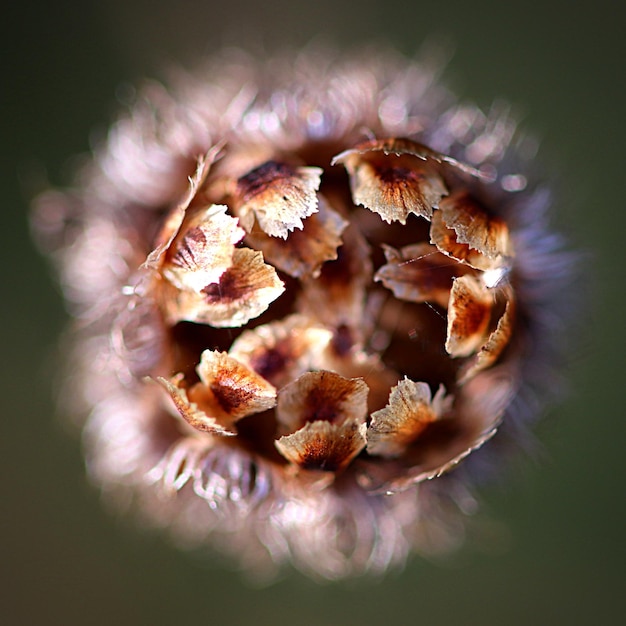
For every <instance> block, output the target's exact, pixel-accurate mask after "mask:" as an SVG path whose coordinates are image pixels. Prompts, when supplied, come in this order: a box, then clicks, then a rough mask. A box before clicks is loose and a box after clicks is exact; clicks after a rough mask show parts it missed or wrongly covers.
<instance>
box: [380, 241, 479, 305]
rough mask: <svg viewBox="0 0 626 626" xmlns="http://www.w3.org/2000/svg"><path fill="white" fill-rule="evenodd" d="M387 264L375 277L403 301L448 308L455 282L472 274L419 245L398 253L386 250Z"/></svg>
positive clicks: (441, 255) (387, 247)
mask: <svg viewBox="0 0 626 626" xmlns="http://www.w3.org/2000/svg"><path fill="white" fill-rule="evenodd" d="M384 251H385V257H386V258H387V263H386V264H385V265H383V266H382V267H381V268H380V269H379V270H378V271H377V272H376V274H375V275H374V280H376V281H380V282H382V283H383V285H384V286H385V287H387V288H388V289H391V290H392V291H393V293H394V295H395V296H396V298H399V299H400V300H407V301H409V302H434V303H436V304H438V305H439V306H441V307H443V308H446V307H447V306H448V300H449V298H450V289H451V288H452V281H453V279H454V278H456V277H458V276H462V275H463V274H466V273H467V272H468V271H469V270H468V268H467V267H465V266H463V265H461V264H460V263H458V262H456V261H454V260H451V259H450V258H449V257H447V256H445V255H443V254H441V253H440V252H439V251H438V250H437V248H436V247H435V246H432V245H430V244H428V243H417V244H412V245H409V246H405V247H404V248H402V249H400V250H395V249H394V248H392V247H391V246H384Z"/></svg>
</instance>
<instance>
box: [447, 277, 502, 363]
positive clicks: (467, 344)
mask: <svg viewBox="0 0 626 626" xmlns="http://www.w3.org/2000/svg"><path fill="white" fill-rule="evenodd" d="M494 304H495V300H494V294H493V293H492V292H491V291H490V290H489V289H487V288H486V287H485V286H484V284H483V283H482V282H481V281H480V280H478V278H475V277H474V276H461V277H460V278H457V279H455V281H454V284H453V285H452V291H451V292H450V302H449V305H448V333H447V338H446V350H447V351H448V353H449V354H450V355H451V356H453V357H460V356H469V355H470V354H472V353H474V352H476V351H477V350H479V349H480V348H481V347H482V346H483V345H484V344H485V342H486V341H487V338H488V336H489V323H490V321H491V314H492V311H493V307H494Z"/></svg>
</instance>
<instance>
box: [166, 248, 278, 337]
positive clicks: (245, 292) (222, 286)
mask: <svg viewBox="0 0 626 626" xmlns="http://www.w3.org/2000/svg"><path fill="white" fill-rule="evenodd" d="M284 290H285V287H284V285H283V282H282V281H281V280H280V279H279V278H278V275H277V274H276V270H275V269H274V268H273V267H272V266H271V265H266V264H265V263H264V262H263V254H262V253H261V252H255V251H253V250H250V249H249V248H235V251H234V253H233V263H232V265H231V266H230V267H229V268H228V269H227V270H226V271H225V272H224V273H223V274H222V275H221V277H220V280H219V282H218V283H213V284H210V285H207V286H206V287H204V288H203V289H202V290H201V291H200V292H199V293H197V292H195V291H185V290H177V289H176V290H173V291H172V290H169V291H168V290H167V289H164V290H163V291H164V303H163V306H164V309H165V311H166V317H167V319H168V321H169V322H170V323H176V322H179V321H182V320H187V321H190V322H200V323H202V324H209V325H211V326H215V327H218V328H234V327H238V326H243V324H245V323H247V322H248V321H249V320H251V319H253V318H255V317H258V316H259V315H261V313H263V312H264V311H265V310H266V309H267V308H268V307H269V305H270V304H271V303H272V302H273V301H274V300H276V298H278V297H279V296H280V295H281V294H282V293H283V291H284Z"/></svg>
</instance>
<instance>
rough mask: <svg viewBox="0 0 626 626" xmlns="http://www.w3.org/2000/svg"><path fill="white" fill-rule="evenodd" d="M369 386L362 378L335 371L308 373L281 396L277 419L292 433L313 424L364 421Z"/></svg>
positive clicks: (281, 391) (277, 408)
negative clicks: (345, 375)
mask: <svg viewBox="0 0 626 626" xmlns="http://www.w3.org/2000/svg"><path fill="white" fill-rule="evenodd" d="M367 393H368V388H367V385H366V384H365V383H364V382H363V381H362V380H361V379H359V378H344V377H343V376H340V375H339V374H335V373H334V372H328V371H321V372H307V373H305V374H302V376H300V377H299V378H298V379H297V380H294V381H293V382H292V383H290V384H289V385H287V386H286V387H283V389H281V390H280V393H279V394H278V405H277V407H276V417H277V419H278V421H279V422H280V424H281V425H282V426H283V428H285V429H287V430H288V431H293V430H296V429H298V428H301V427H302V426H304V425H305V424H308V423H310V422H317V421H323V422H329V423H332V424H344V423H346V422H363V421H365V414H366V412H367Z"/></svg>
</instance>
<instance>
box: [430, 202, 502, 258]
mask: <svg viewBox="0 0 626 626" xmlns="http://www.w3.org/2000/svg"><path fill="white" fill-rule="evenodd" d="M439 209H440V211H441V217H442V220H443V223H444V224H445V225H446V227H447V228H451V229H452V230H454V232H455V233H456V240H457V242H458V243H461V244H467V245H468V246H469V247H470V248H472V249H473V250H477V251H478V252H480V253H481V254H484V255H485V256H486V257H489V258H490V259H493V260H494V261H497V262H499V264H500V265H502V264H503V263H505V262H506V259H507V258H508V257H510V256H512V254H513V248H512V245H511V239H510V236H509V229H508V226H507V225H506V222H505V221H504V220H503V219H501V218H498V217H495V216H490V215H489V214H488V213H487V211H486V210H485V208H484V207H483V206H482V205H481V204H480V203H479V202H478V201H477V200H476V199H475V198H473V197H472V196H471V195H470V194H469V193H467V192H465V191H460V192H456V193H454V194H452V195H450V196H449V197H447V198H445V199H444V200H442V201H441V204H440V205H439Z"/></svg>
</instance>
